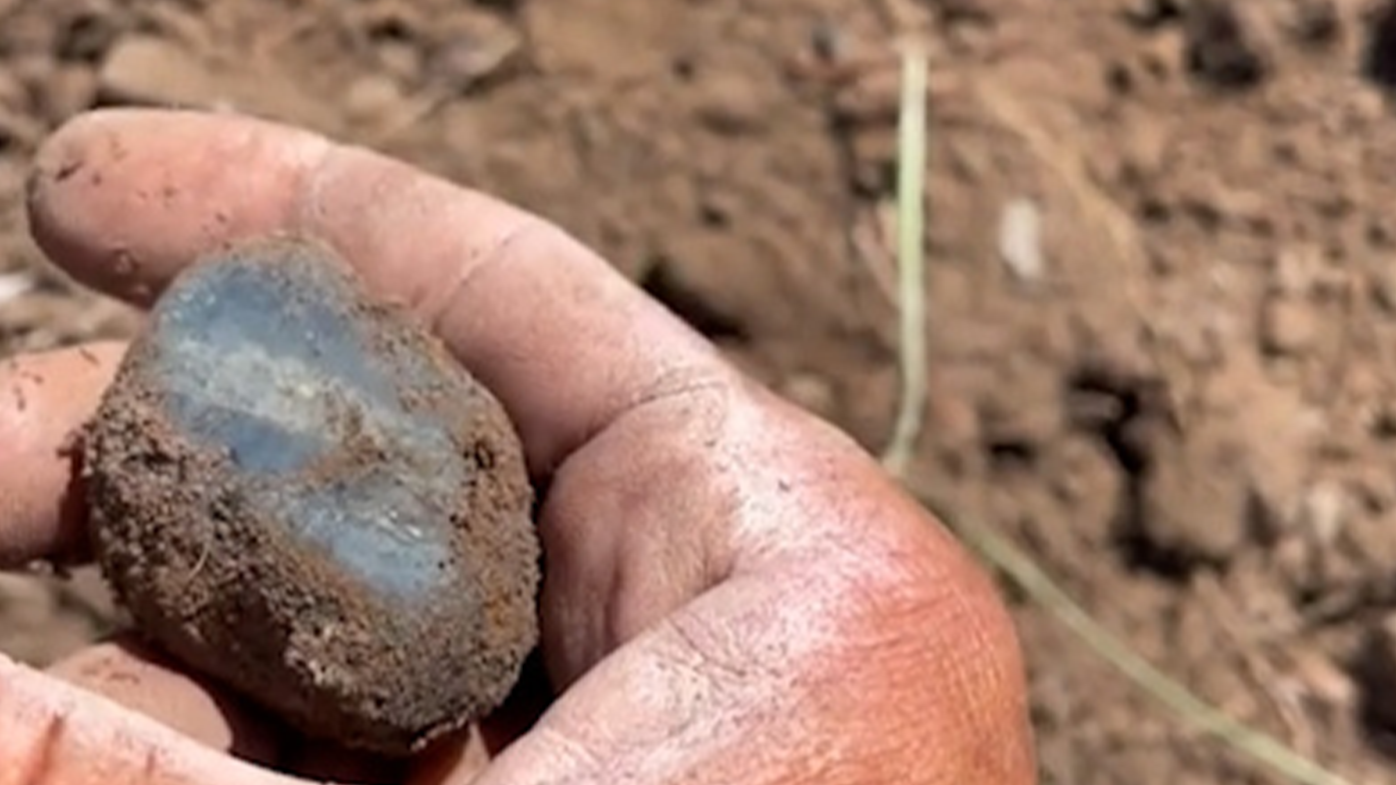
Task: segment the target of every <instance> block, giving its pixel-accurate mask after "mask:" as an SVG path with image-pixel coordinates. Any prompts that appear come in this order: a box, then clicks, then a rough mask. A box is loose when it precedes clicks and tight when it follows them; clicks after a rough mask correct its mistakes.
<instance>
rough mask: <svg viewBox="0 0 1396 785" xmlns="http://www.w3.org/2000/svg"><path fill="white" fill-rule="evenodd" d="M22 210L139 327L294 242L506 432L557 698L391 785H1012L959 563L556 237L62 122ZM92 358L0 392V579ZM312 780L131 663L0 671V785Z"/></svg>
mask: <svg viewBox="0 0 1396 785" xmlns="http://www.w3.org/2000/svg"><path fill="white" fill-rule="evenodd" d="M29 197H30V210H31V216H32V221H33V231H34V234H35V237H36V238H37V239H38V241H39V243H40V245H41V246H42V247H43V248H44V250H45V251H46V252H47V253H48V254H49V255H50V256H51V257H52V258H53V260H54V261H55V262H56V263H58V264H59V265H61V266H62V267H63V268H64V269H65V270H67V271H68V272H69V273H71V274H72V275H73V276H74V277H75V278H76V279H77V280H79V281H81V282H83V283H85V284H87V285H90V286H92V287H95V288H97V289H99V290H101V291H104V292H107V293H110V294H113V295H116V296H119V297H123V298H126V299H127V300H129V301H131V302H134V303H137V304H148V303H149V302H150V300H151V298H153V297H155V296H157V295H158V293H159V291H160V289H161V287H162V286H163V285H164V284H166V283H167V282H168V281H169V280H170V277H171V276H172V275H174V274H175V272H176V271H177V270H178V268H179V267H180V265H182V264H185V263H187V262H188V261H189V260H191V259H192V258H193V257H195V256H197V255H199V254H200V253H202V252H204V251H206V250H208V249H211V248H213V247H216V246H218V245H219V244H221V243H225V242H227V241H230V240H234V239H238V238H245V237H250V236H253V235H262V234H266V233H270V232H295V233H300V234H306V235H311V236H314V237H318V238H319V239H321V240H323V241H325V242H327V243H329V244H330V245H332V246H334V247H335V248H336V249H338V251H339V252H340V253H342V254H343V255H344V256H345V257H346V258H347V259H349V260H350V261H351V262H352V263H353V264H354V265H355V266H356V267H358V268H359V270H361V271H362V273H363V274H364V276H365V277H366V278H367V279H368V281H369V282H370V283H371V285H373V286H375V287H376V288H377V289H378V291H379V292H381V293H382V294H383V295H385V296H387V297H391V298H395V299H397V300H400V301H404V302H406V303H408V304H409V305H410V306H411V307H413V308H414V309H415V310H416V311H417V313H418V314H420V315H421V316H422V317H423V318H424V319H426V320H428V321H429V323H430V324H431V325H433V327H434V328H435V329H436V331H437V332H438V333H439V334H440V335H441V336H442V337H443V338H444V339H445V341H446V342H447V344H448V345H449V347H450V348H451V350H452V351H453V352H454V353H455V354H456V356H457V357H459V359H460V361H461V362H462V363H465V364H466V365H467V366H468V367H469V368H470V369H471V370H472V371H474V372H475V374H476V375H477V376H478V377H479V378H480V379H481V380H482V381H483V382H485V383H486V384H487V385H489V386H490V387H491V388H492V389H493V390H494V392H495V393H496V394H497V395H498V396H499V397H500V398H501V399H502V400H503V401H504V403H505V405H506V407H507V408H508V410H509V412H510V414H511V415H512V416H513V418H514V420H515V422H516V424H517V426H518V428H519V431H520V434H521V435H522V437H523V440H524V444H525V446H526V451H527V456H528V461H529V466H530V469H531V471H532V473H533V475H534V477H535V478H536V479H537V481H538V482H539V483H540V488H543V489H545V495H544V497H543V502H544V503H543V505H542V507H541V511H540V514H539V519H538V527H539V533H540V536H541V538H542V541H543V545H544V548H545V551H546V559H547V561H546V564H547V574H546V577H545V580H544V586H543V590H542V597H541V614H542V616H541V619H542V632H543V640H542V647H541V652H542V663H543V665H544V670H545V671H546V676H547V677H548V678H547V682H548V683H549V684H550V685H551V692H550V693H549V694H550V695H555V697H553V698H550V699H548V702H547V706H546V709H545V710H544V711H543V713H542V714H541V716H538V717H536V721H532V722H531V725H529V724H528V723H523V724H519V723H514V724H512V725H511V724H509V723H507V722H503V721H496V722H492V723H486V724H485V726H484V728H485V733H484V738H486V739H488V740H489V741H490V742H491V743H490V744H489V745H487V746H488V747H489V750H490V751H489V753H488V755H489V756H490V759H489V760H488V762H487V763H486V762H485V760H484V759H485V756H486V753H480V751H479V750H478V749H476V748H475V747H472V748H470V749H467V748H465V747H464V746H458V747H457V748H456V749H455V750H453V751H452V752H451V753H450V754H441V753H438V754H435V755H433V756H432V757H431V760H424V761H417V762H415V764H414V765H413V766H412V767H411V770H410V771H407V772H404V773H402V774H401V776H402V777H403V778H404V779H407V780H409V781H413V782H421V783H438V782H465V781H474V782H478V783H482V784H483V783H488V784H489V785H495V784H496V783H497V784H499V785H504V784H506V783H524V782H544V781H547V782H561V781H567V782H598V783H599V782H610V781H615V780H625V781H628V782H640V783H660V782H663V783H672V782H693V783H699V782H712V783H731V782H740V783H763V782H764V783H775V782H812V781H819V782H833V783H855V782H858V783H862V782H927V783H932V782H934V783H957V784H959V785H972V784H973V783H985V784H986V785H988V784H989V783H992V784H993V785H1025V784H1026V783H1029V782H1031V781H1032V776H1033V775H1032V763H1033V761H1032V754H1031V751H1030V746H1029V731H1028V728H1027V722H1026V711H1025V690H1024V684H1023V676H1022V673H1021V662H1020V659H1019V654H1018V651H1017V648H1016V647H1017V643H1016V641H1015V639H1014V636H1013V633H1012V630H1011V628H1010V626H1009V622H1008V619H1007V617H1006V615H1005V613H1004V610H1003V608H1002V607H1001V606H1000V604H999V601H998V599H997V598H996V595H995V593H994V591H993V589H992V587H991V586H990V585H989V584H988V583H987V582H986V580H985V579H984V577H983V576H982V575H981V574H980V573H979V572H978V571H977V569H976V568H975V566H974V565H973V564H972V562H971V561H969V560H968V559H967V558H966V556H965V555H964V553H963V552H962V551H961V550H960V549H959V548H958V547H957V546H956V545H955V544H954V542H953V541H952V540H951V539H950V538H949V537H948V536H947V534H946V533H945V532H944V531H943V530H942V529H941V528H939V527H938V525H937V524H936V522H935V521H934V520H932V519H931V518H930V517H929V516H928V515H927V514H926V513H925V512H923V510H922V509H921V508H920V507H919V506H918V505H917V504H915V503H914V502H913V501H912V500H910V499H909V498H908V497H906V496H905V495H903V494H902V492H901V491H900V490H899V489H898V487H897V486H896V485H895V483H893V482H892V481H891V480H890V479H889V478H888V477H886V476H884V475H883V473H882V472H881V471H880V470H879V468H878V466H877V465H876V463H875V462H874V461H872V460H870V459H869V458H868V457H867V456H866V455H865V454H864V453H863V452H862V451H860V450H859V449H858V448H857V447H856V446H855V445H854V444H852V443H851V442H850V441H849V440H848V439H846V438H845V437H843V436H842V435H840V434H839V433H837V432H836V431H834V430H833V429H831V428H829V427H827V426H825V425H823V424H821V423H819V422H818V421H816V420H814V419H812V418H811V417H809V416H806V415H805V414H803V413H802V412H800V411H797V410H795V409H793V408H792V407H790V406H787V405H786V404H784V403H782V402H781V401H780V400H778V399H777V398H775V397H774V396H772V395H770V394H768V393H766V392H764V391H762V390H761V389H759V388H758V387H756V386H753V385H752V384H751V383H749V382H748V381H746V380H744V379H743V378H742V377H741V376H740V375H739V374H738V373H737V372H735V371H734V370H733V369H732V368H731V367H729V366H728V365H726V364H725V363H724V362H723V360H722V359H721V358H720V356H719V355H718V354H717V353H716V352H715V351H714V350H713V348H712V347H711V346H710V345H708V344H707V343H706V342H704V341H703V340H702V339H701V338H700V337H699V336H697V335H695V334H694V333H693V332H691V331H689V330H688V329H687V328H686V327H684V326H683V325H682V324H681V323H680V322H679V321H678V320H676V319H675V318H673V317H672V316H671V315H669V314H668V312H666V311H665V310H663V309H662V308H660V307H659V306H658V305H657V304H656V303H654V302H653V301H651V300H649V299H648V298H646V297H645V296H644V295H643V294H642V293H641V292H640V291H639V290H638V289H636V288H634V287H633V286H631V285H630V284H629V283H628V282H627V281H625V280H624V279H623V278H622V277H620V276H619V275H618V274H616V273H615V272H613V271H612V269H611V268H610V267H609V266H608V265H607V264H606V263H604V262H603V261H602V260H601V259H599V258H597V257H596V256H595V255H593V254H592V253H591V252H589V251H588V250H587V249H586V248H584V247H582V246H580V245H578V244H577V243H576V242H575V241H573V240H572V239H570V238H569V237H568V236H566V235H565V234H564V233H563V232H561V231H560V230H558V229H557V228H555V227H553V226H551V225H549V224H547V223H545V222H543V221H541V220H539V219H538V218H536V217H533V216H530V215H527V214H525V213H523V212H520V211H518V210H516V209H514V208H512V207H509V206H507V205H505V204H501V203H500V202H497V201H494V200H491V199H490V198H488V197H486V196H483V195H481V194H478V193H475V192H471V191H468V190H463V189H459V188H456V187H454V186H452V185H450V184H448V183H445V182H443V181H440V180H437V179H434V178H431V177H428V176H426V175H424V174H422V173H420V172H418V171H415V170H413V169H411V168H409V167H407V166H405V165H403V164H400V163H396V162H394V161H391V160H387V159H385V158H382V157H379V156H377V155H374V154H372V153H369V152H367V151H364V150H361V149H353V148H348V147H341V146H336V145H333V144H331V143H329V142H327V141H326V140H324V139H322V138H320V137H317V136H314V135H311V134H308V133H304V132H300V131H296V130H292V129H287V128H282V127H278V126H273V125H269V124H265V123H260V122H254V121H252V120H248V119H239V118H234V117H227V116H213V115H202V114H193V113H188V114H184V113H169V112H145V111H129V110H127V111H109V112H104V113H99V114H94V115H90V116H87V117H84V118H80V119H78V120H76V121H73V122H72V123H71V124H70V125H69V126H68V127H66V128H64V129H62V130H61V131H59V132H58V133H57V134H56V135H55V136H54V137H53V138H52V139H51V140H49V142H48V143H47V144H46V146H45V147H44V148H43V150H42V151H41V153H40V155H39V160H38V164H37V167H36V171H35V175H34V180H33V182H32V187H31V189H30V193H29ZM121 351H122V347H121V346H117V345H101V346H90V347H83V348H80V349H72V350H66V351H59V352H55V353H51V354H46V355H40V356H31V357H20V358H17V359H16V360H15V361H14V362H12V363H9V364H7V365H0V467H3V469H0V567H17V566H19V565H21V564H23V563H25V562H27V561H29V560H33V559H45V558H47V559H55V560H60V561H72V560H76V559H80V558H82V557H83V542H84V537H83V533H82V528H83V526H84V516H83V513H82V505H81V503H80V500H79V497H80V495H81V494H80V491H78V490H77V489H75V488H74V487H73V479H72V478H73V473H72V466H71V465H70V462H69V461H68V460H67V459H65V458H64V457H63V453H62V451H61V449H60V447H61V445H62V444H63V442H64V440H65V439H66V438H67V437H68V434H69V433H70V432H71V431H72V430H73V429H74V427H75V426H77V425H78V424H79V423H80V422H82V421H83V420H84V418H86V417H87V416H89V415H90V414H91V412H92V411H93V410H94V408H95V405H96V402H97V399H98V396H99V395H100V393H101V391H102V389H103V386H104V384H105V383H106V382H107V381H108V380H109V379H110V377H111V374H112V372H113V370H114V366H115V364H116V363H117V362H118V360H119V357H120V354H121ZM522 692H523V693H527V688H526V687H525V688H524V689H523V690H522ZM530 719H531V720H532V719H533V718H530ZM511 728H512V730H511ZM524 728H526V729H524ZM473 738H474V739H475V741H476V742H478V741H479V740H480V738H481V736H479V735H476V736H474V737H473ZM230 753H231V754H230ZM477 753H479V754H477ZM317 757H318V758H320V760H319V761H318V762H317V761H316V758H317ZM326 757H327V756H326V755H325V754H324V753H322V754H320V755H318V756H317V755H316V753H315V751H314V750H313V749H306V748H299V747H296V745H293V744H291V743H290V742H289V741H287V739H286V737H285V736H284V735H282V734H280V733H278V732H276V731H274V730H272V728H271V726H270V725H267V724H263V723H260V722H259V721H258V720H257V718H256V715H255V712H251V711H249V710H248V709H247V708H246V707H245V706H242V705H241V704H240V703H239V702H237V701H236V700H234V699H231V698H229V697H228V696H226V695H224V694H222V693H221V692H220V691H219V690H218V689H217V688H216V687H212V686H210V685H208V684H206V683H204V682H203V681H202V680H201V679H199V678H198V677H196V676H190V675H187V674H183V673H181V672H180V671H179V670H178V669H177V668H176V667H174V666H172V665H171V664H170V663H168V662H166V661H164V660H162V659H161V658H159V657H157V656H154V655H153V654H151V653H149V652H144V651H142V650H141V649H140V648H139V647H137V646H134V645H131V644H129V643H128V642H124V641H120V640H118V641H113V642H108V643H104V644H102V645H99V646H96V647H94V648H92V649H88V650H86V651H83V652H80V653H79V654H77V655H75V656H74V657H72V658H71V659H69V660H67V661H64V662H61V663H59V664H58V665H56V666H55V667H54V668H52V669H51V670H50V671H49V672H48V673H38V672H35V671H32V670H30V669H27V668H25V667H22V666H19V665H17V664H14V663H12V662H10V661H8V660H4V659H3V658H0V785H8V784H9V783H24V785H33V784H35V783H46V784H47V785H74V784H75V783H88V782H99V781H100V782H123V783H133V784H135V785H142V784H144V783H191V784H192V783H199V784H203V783H224V784H231V785H237V784H240V783H245V784H247V785H251V784H253V783H266V784H267V785H270V784H271V783H290V782H299V781H301V780H298V779H296V778H295V777H294V776H293V774H300V775H303V776H316V775H319V776H362V775H363V772H357V773H356V772H347V773H346V772H341V771H331V770H328V769H326V768H325V766H324V764H325V763H326ZM328 758H329V762H330V763H336V762H338V763H342V762H344V761H345V760H347V758H345V757H343V756H340V755H337V754H335V753H329V755H328ZM327 771H330V773H329V774H326V772H327ZM280 772H291V774H284V773H280ZM376 776H385V775H383V774H382V773H381V772H380V773H379V774H378V775H376ZM391 776H392V777H394V778H396V777H397V776H399V775H398V774H397V773H394V774H392V775H391ZM474 777H478V779H474V780H472V778H474Z"/></svg>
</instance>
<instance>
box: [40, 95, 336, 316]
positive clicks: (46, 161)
mask: <svg viewBox="0 0 1396 785" xmlns="http://www.w3.org/2000/svg"><path fill="white" fill-rule="evenodd" d="M157 139H158V140H159V141H158V143H154V142H153V141H152V140H157ZM328 148H329V142H328V140H326V139H324V138H322V137H320V136H318V135H316V134H313V133H310V132H306V131H299V130H295V129H289V128H285V127H281V126H278V125H273V124H270V123H267V122H265V121H261V120H257V119H255V118H250V117H240V116H231V115H222V114H213V113H207V112H198V111H192V110H154V109H101V110H96V111H93V112H89V113H86V114H83V115H80V116H78V117H75V118H73V119H72V120H69V121H68V122H67V123H66V124H64V125H63V126H61V127H60V128H59V129H58V130H57V131H55V132H54V133H53V134H51V135H50V136H49V137H48V138H47V139H46V140H45V141H44V143H43V144H42V145H41V146H40V148H39V150H38V152H37V153H36V155H35V157H34V162H33V165H32V167H31V169H30V173H29V180H28V188H27V209H28V214H29V224H30V231H31V233H32V235H33V236H34V239H35V241H36V242H37V243H38V245H39V247H40V248H41V249H43V251H44V253H45V254H46V255H47V256H48V257H49V259H50V260H52V261H53V262H54V263H55V264H57V265H58V266H59V267H61V268H63V269H64V270H65V271H66V272H68V273H69V274H70V275H72V276H73V278H75V279H76V280H78V281H80V282H82V283H83V284H85V285H87V286H90V287H92V288H94V289H97V290H99V291H102V292H106V293H108V294H111V295H113V296H116V297H120V298H122V299H125V300H127V301H129V302H132V303H136V304H141V305H145V304H149V302H150V301H151V300H152V299H153V298H154V295H155V294H156V293H158V290H159V289H160V288H161V286H163V284H164V283H165V282H166V281H167V280H168V279H169V278H170V277H171V276H173V275H174V274H175V273H176V272H177V271H178V270H179V269H181V268H182V267H183V266H185V265H187V264H188V263H189V262H190V261H192V259H191V258H190V257H191V255H192V254H193V253H194V252H195V251H196V250H197V249H202V250H208V249H212V248H216V247H219V246H221V245H223V244H226V243H228V242H230V241H231V240H233V239H234V238H238V237H244V236H249V235H254V234H258V233H261V232H265V231H270V230H274V229H277V228H280V227H281V226H282V224H284V223H285V219H286V216H287V215H288V214H290V213H291V212H292V209H291V207H292V203H293V201H294V197H295V195H296V193H297V188H296V187H294V186H295V182H294V181H295V178H297V177H299V176H300V174H301V173H302V172H303V171H304V170H305V168H306V167H305V166H304V165H302V164H304V163H305V162H306V161H311V160H314V159H315V158H316V157H317V156H319V155H323V154H324V151H325V150H326V149H328ZM249 172H254V173H255V176H254V177H252V178H250V179H249V175H248V173H249ZM231 194H244V195H246V196H247V197H248V198H246V199H237V198H228V195H231ZM211 195H222V196H223V197H224V198H216V197H214V196H211Z"/></svg>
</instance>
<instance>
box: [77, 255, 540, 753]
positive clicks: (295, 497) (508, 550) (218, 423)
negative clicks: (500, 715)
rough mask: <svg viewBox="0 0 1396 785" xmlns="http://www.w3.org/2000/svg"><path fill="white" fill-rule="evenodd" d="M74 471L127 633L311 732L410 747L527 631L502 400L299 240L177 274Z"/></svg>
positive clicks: (515, 487) (532, 582) (440, 724)
mask: <svg viewBox="0 0 1396 785" xmlns="http://www.w3.org/2000/svg"><path fill="white" fill-rule="evenodd" d="M83 466H84V476H85V480H86V484H87V489H88V498H89V502H90V506H91V509H92V526H93V539H94V546H95V551H96V554H97V558H98V561H99V563H100V564H101V566H102V568H103V571H104V574H105V575H106V576H107V578H108V580H109V581H110V582H111V584H112V586H113V589H114V590H115V593H116V594H117V596H118V598H120V600H121V601H122V603H123V605H125V606H126V607H127V608H128V609H129V611H130V613H131V615H132V617H133V618H134V620H135V622H136V625H137V627H138V628H139V629H140V630H141V631H143V632H144V633H145V634H146V635H148V636H149V637H150V638H151V639H153V640H154V642H156V643H157V644H159V645H161V646H163V647H164V648H165V649H167V650H168V651H169V652H171V653H172V654H174V655H175V656H176V657H178V658H180V659H181V660H183V661H184V662H186V663H187V664H189V665H190V666H191V667H194V668H196V669H198V670H202V671H204V672H206V673H208V674H210V675H212V676H214V677H216V678H218V679H220V680H222V681H223V682H225V683H227V684H228V685H230V686H232V687H233V688H235V689H236V690H238V691H240V692H242V693H244V694H245V695H246V696H248V697H250V698H252V699H254V700H255V701H256V702H257V703H260V704H261V705H263V706H264V707H267V708H269V709H271V710H273V711H274V712H275V713H277V714H279V715H280V716H282V717H283V718H284V719H285V720H286V721H288V722H289V723H290V724H292V725H293V726H294V727H296V728H298V729H300V730H302V731H303V732H305V733H307V734H309V735H312V736H316V737H321V738H328V739H333V740H336V741H338V742H341V743H344V744H346V745H349V746H352V747H358V748H363V749H367V750H371V751H374V752H379V753H384V754H390V755H400V754H407V753H410V752H413V751H415V750H418V749H420V748H421V747H423V746H424V745H425V744H426V743H427V742H429V741H430V740H432V739H433V738H435V737H437V736H439V735H441V734H443V733H446V732H448V731H451V730H453V729H456V728H458V727H460V726H462V725H463V724H465V723H466V722H468V721H470V720H471V719H474V718H477V717H479V716H481V715H483V714H485V713H487V712H488V711H490V710H491V709H493V708H495V707H496V706H498V705H499V704H500V703H501V702H502V701H503V699H504V698H505V697H506V696H507V694H508V692H509V691H510V690H511V689H512V687H513V685H514V682H515V681H516V680H517V679H518V676H519V673H520V669H521V667H522V663H523V660H524V658H525V657H526V655H527V654H528V653H529V652H530V651H531V649H532V648H533V647H534V645H535V644H536V642H537V636H538V629H537V617H536V594H537V586H538V582H539V567H538V560H539V546H538V542H537V538H536V535H535V532H534V529H533V525H532V521H531V519H530V513H531V505H532V500H533V495H532V490H531V488H530V486H529V483H528V477H527V473H526V469H525V464H524V459H523V453H522V449H521V446H520V444H519V442H518V438H517V436H516V433H515V431H514V429H513V426H512V424H511V423H510V421H509V419H508V418H507V416H506V414H505V411H504V409H503V408H502V406H501V405H500V403H499V402H498V401H497V400H496V399H495V398H494V397H493V396H492V395H491V394H490V392H489V391H488V390H486V389H485V388H484V387H483V386H481V385H480V384H479V383H478V382H477V381H476V380H475V379H474V378H473V377H472V376H470V374H469V373H468V372H467V371H466V370H465V369H464V368H462V367H461V366H460V364H459V363H457V362H456V361H455V360H454V359H453V358H452V357H451V356H450V355H449V354H448V353H447V351H446V350H445V348H444V347H443V346H442V345H441V344H440V343H439V341H438V340H437V339H436V338H435V337H433V336H431V335H430V334H428V333H427V332H426V331H424V330H422V329H421V328H420V327H419V326H418V325H417V324H416V323H415V322H413V321H412V320H411V319H410V318H408V317H407V315H406V314H404V313H402V312H400V311H398V310H396V309H393V308H391V307H388V306H386V305H384V304H381V303H379V302H376V301H374V300H373V299H372V298H371V297H370V296H368V294H367V293H366V291H365V290H364V288H363V286H362V284H361V282H360V281H359V279H358V278H357V277H356V276H355V274H354V273H353V272H352V271H351V270H350V269H349V268H348V267H347V266H346V265H344V264H343V263H342V262H341V261H340V260H339V259H338V258H337V257H335V256H334V255H333V254H331V253H330V252H329V251H328V250H326V249H324V248H322V247H320V246H318V245H315V244H312V243H310V242H308V241H301V240H296V239H273V240H263V241H259V242H256V243H252V244H248V245H245V246H242V247H238V248H234V249H232V250H229V251H226V252H223V253H220V254H216V255H213V256H211V257H209V258H207V259H204V260H201V261H200V262H198V263H196V264H195V265H193V266H192V267H190V268H189V269H188V270H186V271H185V272H184V273H183V274H182V275H181V276H180V277H179V278H177V279H176V280H175V281H174V282H173V284H172V285H171V287H170V288H169V289H168V290H167V291H166V293H165V294H164V295H163V296H162V297H161V298H160V300H159V301H158V302H157V303H156V305H155V307H154V309H153V310H152V312H151V315H150V320H149V321H148V323H147V326H146V328H145V330H144V332H143V333H142V334H141V335H139V336H138V337H137V339H136V340H135V341H134V343H133V344H132V346H131V348H130V350H129V352H128V354H127V356H126V358H125V360H124V362H123V365H122V367H121V369H120V370H119V372H118V375H117V378H116V380H115V382H114V383H113V385H112V387H111V388H110V389H109V390H108V392H107V394H106V396H105V398H104V400H103V402H102V405H101V407H100V409H99V411H98V412H97V414H96V416H95V417H94V418H93V420H92V421H91V422H90V423H89V425H88V427H87V429H86V430H85V432H84V438H83Z"/></svg>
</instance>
